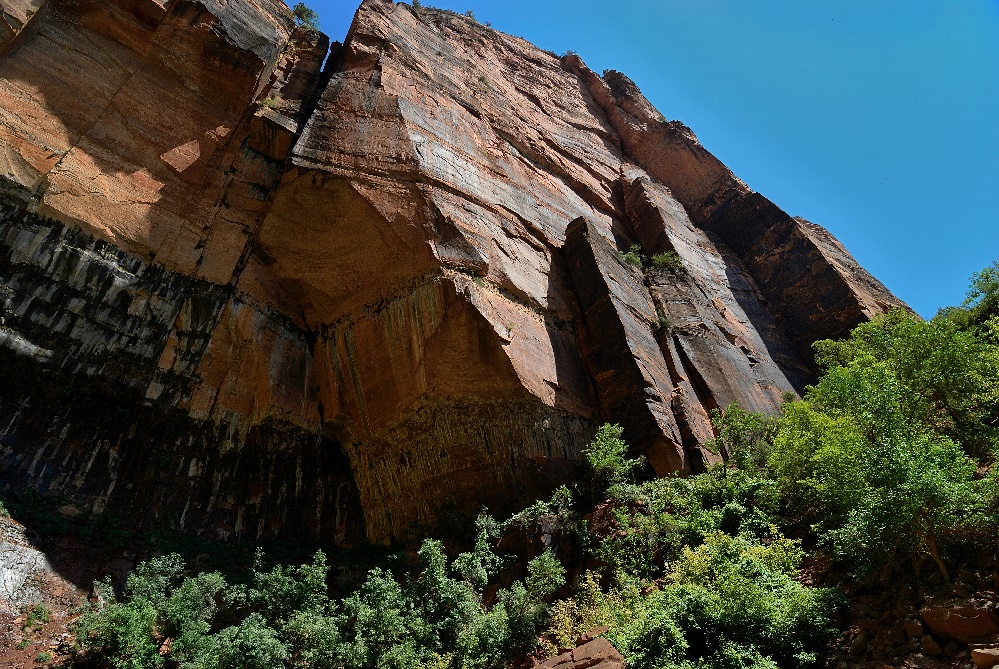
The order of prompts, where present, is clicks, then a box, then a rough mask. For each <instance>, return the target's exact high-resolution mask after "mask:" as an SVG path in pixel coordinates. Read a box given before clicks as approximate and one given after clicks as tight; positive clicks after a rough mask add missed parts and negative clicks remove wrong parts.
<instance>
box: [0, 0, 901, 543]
mask: <svg viewBox="0 0 999 669" xmlns="http://www.w3.org/2000/svg"><path fill="white" fill-rule="evenodd" d="M0 5H2V7H3V9H4V20H5V24H4V25H0V28H2V30H0V54H2V61H0V170H2V171H3V175H4V176H5V177H6V180H5V182H4V183H5V187H4V191H5V195H4V198H3V204H2V207H0V302H2V307H3V314H2V318H3V322H2V325H0V365H2V369H3V370H4V373H3V377H2V379H0V478H2V482H3V486H4V487H5V488H6V489H8V490H10V489H17V488H20V487H23V486H26V485H28V486H32V487H34V488H37V489H39V490H41V491H42V492H44V493H47V494H53V495H60V496H64V497H67V498H69V499H70V500H72V501H74V503H76V504H77V505H78V506H80V507H81V508H87V509H92V510H94V511H96V512H104V513H115V514H120V515H123V516H125V517H126V519H127V520H128V521H129V522H131V523H133V524H138V525H140V526H152V525H155V524H170V525H173V526H176V527H178V528H180V529H183V530H185V531H188V532H194V533H199V534H203V535H207V536H221V537H232V538H236V537H241V538H249V539H256V538H262V537H270V536H277V535H281V534H292V535H293V534H297V535H303V534H304V535H307V536H311V537H313V538H316V539H320V540H322V541H332V542H334V543H339V544H343V543H352V542H356V541H361V540H364V539H367V540H372V541H388V540H391V539H393V538H402V537H405V536H406V535H407V534H408V533H410V532H412V531H413V530H414V528H417V527H419V526H421V525H429V524H433V523H435V522H437V521H438V520H439V519H440V518H441V517H442V516H443V515H446V514H449V513H452V512H458V513H466V512H469V511H474V510H476V509H478V508H479V507H480V506H481V505H483V504H486V505H490V506H492V507H493V508H494V509H496V510H503V509H504V508H505V506H508V505H510V504H514V503H517V502H519V501H522V500H523V499H526V498H529V497H531V496H533V495H539V494H543V493H544V492H546V491H547V490H548V489H550V488H551V487H553V486H554V485H556V484H558V483H559V482H561V481H564V480H566V479H567V478H568V477H570V476H572V475H573V472H574V469H575V463H577V462H578V460H579V458H580V451H581V449H582V448H583V446H584V445H585V444H586V442H587V441H588V439H589V437H590V435H591V434H592V432H593V430H594V428H595V426H596V425H597V424H599V423H600V422H603V421H612V422H620V423H621V424H622V425H623V426H624V427H625V430H626V432H625V436H626V438H627V439H628V440H629V442H630V443H632V444H633V445H634V447H635V449H636V452H643V453H645V454H646V455H647V456H648V458H649V460H650V462H651V463H652V465H653V466H654V467H655V469H656V470H657V472H659V473H667V472H670V471H675V470H692V469H696V468H698V467H700V466H702V465H703V463H704V462H705V460H708V459H710V458H712V457H714V456H711V455H710V454H708V453H707V452H706V451H703V450H702V449H701V448H700V445H701V444H703V443H704V442H705V441H706V440H707V439H709V438H710V437H711V434H712V433H711V425H710V421H709V420H708V412H709V411H710V410H711V409H712V408H716V407H725V406H727V405H729V404H730V403H732V402H736V401H737V402H739V403H740V405H742V406H743V407H744V408H746V409H750V410H758V411H774V410H776V409H777V408H778V407H779V405H780V401H781V396H782V393H784V392H787V391H794V390H800V389H801V388H802V387H803V385H804V384H805V383H806V382H807V381H808V380H809V379H810V375H811V369H810V363H809V359H808V349H809V345H810V344H811V342H812V341H814V340H816V339H819V338H824V337H830V336H836V335H840V334H843V333H845V332H846V331H847V330H848V329H849V328H850V327H852V326H853V325H855V324H857V323H859V322H861V321H862V320H864V319H867V318H869V317H871V316H872V315H874V314H875V313H878V312H880V311H883V310H885V309H887V308H890V307H893V306H900V304H901V303H900V302H899V301H898V300H897V299H896V298H894V297H893V296H892V295H891V294H890V293H889V292H888V291H887V290H886V289H885V288H884V287H883V286H882V285H881V284H880V283H878V282H877V281H876V280H875V279H874V278H873V277H871V276H870V275H869V274H868V273H867V272H866V271H864V270H863V269H862V268H860V267H859V266H858V265H857V263H856V262H855V261H854V260H853V259H852V258H851V257H850V255H849V254H848V253H847V252H846V250H845V249H843V247H842V246H841V245H839V243H838V242H836V241H835V239H833V238H832V237H831V236H830V235H829V233H827V232H826V231H825V230H823V229H822V228H821V227H819V226H817V225H814V224H812V223H809V222H807V221H804V220H802V219H798V218H792V217H790V216H788V215H787V214H785V213H784V212H783V211H781V210H780V209H779V208H777V207H776V206H775V205H774V204H773V203H771V202H769V201H768V200H766V199H765V198H763V197H762V196H760V195H758V194H756V193H753V192H752V191H750V190H749V189H748V188H747V187H746V186H745V185H744V184H743V183H742V182H740V181H739V180H738V179H737V178H736V177H735V176H733V175H732V173H731V172H730V171H729V170H728V169H726V168H725V167H724V166H723V165H722V164H721V163H720V162H719V161H718V160H717V159H716V158H714V157H713V156H712V155H711V154H710V153H708V152H707V151H706V150H705V149H704V148H703V147H702V146H701V145H700V144H699V143H698V142H697V140H696V138H695V137H694V135H693V134H692V133H691V132H690V130H689V129H687V128H686V127H685V126H683V125H682V124H680V123H679V122H676V121H671V122H667V121H665V120H663V119H662V116H661V115H660V114H659V113H658V112H657V111H656V110H655V109H654V108H653V107H652V106H651V105H650V104H649V103H648V102H647V101H646V100H645V98H644V97H642V95H641V93H640V92H639V91H638V90H637V88H636V87H635V86H634V84H633V83H632V82H631V81H630V80H628V79H627V78H626V77H624V76H623V75H620V74H618V73H614V72H610V73H607V74H606V75H605V76H603V77H600V76H597V75H596V74H594V73H593V72H591V71H590V70H589V69H587V68H586V66H585V65H584V64H583V63H582V62H581V61H580V60H579V59H578V58H577V57H575V56H572V55H570V56H566V57H564V58H561V59H560V58H558V57H556V56H554V55H552V54H550V53H547V52H544V51H541V50H539V49H537V48H536V47H534V46H532V45H530V44H528V43H527V42H525V41H523V40H521V39H518V38H515V37H510V36H508V35H504V34H501V33H498V32H495V31H493V30H490V29H488V28H486V27H483V26H481V25H479V24H477V23H476V22H475V21H474V20H471V19H469V18H466V17H462V16H457V15H454V14H451V13H448V12H442V11H437V10H432V9H413V8H411V7H409V6H407V5H402V4H400V5H393V4H391V3H389V2H383V1H381V0H366V2H365V3H364V4H363V5H362V6H361V8H360V10H359V11H358V14H357V16H356V18H355V21H354V24H353V27H352V28H351V31H350V34H349V35H348V36H347V39H346V41H345V43H344V44H343V45H342V46H341V45H339V44H335V45H333V49H332V51H331V52H330V55H329V58H328V60H327V62H326V66H325V69H324V70H323V71H322V72H320V67H321V64H322V63H323V60H324V58H325V57H326V54H327V50H328V48H329V45H328V42H327V40H326V39H325V38H324V37H322V36H321V35H319V34H318V33H315V32H311V31H307V30H303V29H295V28H294V24H293V20H292V17H291V15H290V12H289V10H288V9H287V8H286V7H285V6H284V5H283V4H281V3H280V1H279V0H236V1H232V2H215V0H200V1H198V2H191V1H189V0H164V1H160V0H0ZM635 243H638V244H640V245H641V246H642V249H643V250H644V252H645V253H646V254H648V255H650V256H651V255H653V254H658V253H663V252H667V251H672V252H675V253H676V254H677V255H678V256H679V257H680V258H681V259H682V261H683V262H682V264H683V267H682V268H680V269H665V270H656V271H649V272H643V271H642V270H640V269H637V268H635V267H632V266H630V265H627V264H625V263H624V262H623V261H622V260H621V258H620V254H619V253H618V250H619V249H627V248H628V247H629V246H630V245H631V244H635Z"/></svg>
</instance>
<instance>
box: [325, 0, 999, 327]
mask: <svg viewBox="0 0 999 669" xmlns="http://www.w3.org/2000/svg"><path fill="white" fill-rule="evenodd" d="M308 4H310V6H311V7H313V8H314V9H315V10H316V11H318V12H319V14H320V17H321V20H322V27H323V30H324V31H325V32H327V34H329V35H330V36H331V37H332V38H333V39H343V37H344V35H345V34H346V32H347V28H348V27H349V25H350V20H351V18H352V17H353V13H354V10H355V9H356V6H357V5H356V3H355V2H351V1H344V0H312V2H311V3H308ZM424 4H428V5H431V4H432V5H434V6H437V7H441V8H446V9H452V10H455V11H459V12H465V11H466V10H472V11H474V12H475V15H476V18H477V19H478V20H479V21H482V22H485V21H489V22H491V23H492V26H493V27H494V28H496V29H498V30H502V31H503V32H507V33H510V34H513V35H519V36H521V37H524V38H526V39H528V40H530V41H532V42H534V43H535V44H537V45H538V46H540V47H543V48H546V49H550V50H552V51H555V52H557V53H562V52H564V51H565V50H567V49H573V50H575V51H576V52H578V53H579V55H580V56H581V57H582V58H583V60H585V61H586V63H587V64H588V65H589V66H590V67H591V68H592V69H594V70H596V71H601V70H604V69H615V70H620V71H622V72H624V73H625V74H627V75H628V76H630V77H631V78H632V79H633V80H634V81H635V82H636V83H637V84H638V85H639V87H640V88H641V89H642V91H643V92H644V93H645V95H646V97H648V98H649V100H650V101H651V102H652V103H653V104H654V105H656V107H658V109H659V110H660V111H661V112H662V113H663V114H664V115H665V116H666V117H667V118H669V119H679V120H681V121H683V122H684V123H685V124H687V125H688V126H689V127H690V128H691V129H693V130H694V132H695V133H696V134H697V136H698V138H699V139H700V140H701V143H702V144H704V146H705V147H706V148H707V149H708V150H710V151H711V152H713V153H714V154H715V155H716V156H718V157H719V158H720V159H721V160H722V161H723V162H725V164H727V165H728V166H729V167H730V168H731V169H732V170H733V171H734V172H735V173H736V174H737V175H738V176H739V177H740V178H742V179H743V180H744V181H745V182H746V183H747V184H748V185H749V186H750V187H751V188H753V189H754V190H757V191H759V192H761V193H763V194H764V195H766V196H767V197H769V198H770V199H771V200H773V201H774V202H776V203H777V204H778V205H779V206H781V207H782V208H784V209H785V210H786V211H788V212H789V213H791V214H794V215H798V216H803V217H805V218H807V219H809V220H811V221H814V222H816V223H819V224H821V225H824V226H825V227H826V228H828V229H829V230H830V231H831V232H832V233H833V234H834V235H836V236H837V237H838V238H839V239H840V241H842V242H843V243H844V244H845V245H846V247H847V248H848V249H849V250H850V251H851V252H852V253H853V254H854V256H856V258H857V260H858V261H860V263H861V264H862V265H864V266H865V267H866V268H867V269H869V270H870V271H871V272H872V273H873V274H874V275H875V276H877V277H878V278H879V279H880V280H881V281H883V282H884V283H885V285H887V286H888V288H889V289H891V290H892V291H893V292H895V294H896V295H898V296H899V297H901V298H902V299H903V300H905V301H906V302H908V303H909V305H911V306H912V307H913V308H914V309H915V310H916V311H918V312H919V313H920V314H922V315H923V316H927V317H929V316H932V315H933V314H934V313H936V310H937V309H938V308H940V307H943V306H947V305H951V304H957V303H960V302H961V300H962V299H963V298H964V293H965V290H966V289H967V285H968V279H969V277H970V276H971V274H972V273H973V272H975V271H977V270H979V269H981V268H982V267H985V266H986V265H988V264H989V263H991V262H992V261H993V260H995V259H996V258H999V0H835V1H825V0H821V1H820V0H750V1H747V0H619V1H618V2H598V1H590V0H575V1H570V0H503V1H502V2H500V1H498V0H429V1H425V2H424Z"/></svg>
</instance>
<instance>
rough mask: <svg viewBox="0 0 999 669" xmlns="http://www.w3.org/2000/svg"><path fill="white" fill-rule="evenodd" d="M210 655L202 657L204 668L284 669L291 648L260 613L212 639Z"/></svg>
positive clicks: (200, 664)
mask: <svg viewBox="0 0 999 669" xmlns="http://www.w3.org/2000/svg"><path fill="white" fill-rule="evenodd" d="M213 641H214V643H213V644H212V645H213V648H212V650H213V652H212V654H211V655H208V656H203V657H202V658H200V662H201V663H199V664H197V665H195V666H198V667H204V669H284V666H285V665H284V661H285V660H286V659H287V658H288V649H287V647H286V646H285V645H284V643H282V642H281V639H280V638H279V637H278V633H277V632H276V631H275V630H274V629H273V628H271V627H270V626H269V625H268V624H267V621H266V620H265V619H264V617H263V616H262V615H260V614H259V613H251V614H250V615H249V616H247V617H246V618H244V619H243V621H242V622H240V623H239V625H234V626H232V627H227V628H225V629H224V630H222V631H221V632H219V633H218V634H216V635H215V637H214V639H213Z"/></svg>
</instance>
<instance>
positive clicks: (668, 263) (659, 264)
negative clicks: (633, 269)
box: [652, 251, 687, 274]
mask: <svg viewBox="0 0 999 669" xmlns="http://www.w3.org/2000/svg"><path fill="white" fill-rule="evenodd" d="M652 268H653V269H660V270H666V271H669V272H673V273H675V274H683V273H685V272H686V271H687V266H686V265H685V264H684V262H683V258H681V257H680V254H679V253H677V252H676V251H665V252H663V253H657V254H655V255H654V256H652Z"/></svg>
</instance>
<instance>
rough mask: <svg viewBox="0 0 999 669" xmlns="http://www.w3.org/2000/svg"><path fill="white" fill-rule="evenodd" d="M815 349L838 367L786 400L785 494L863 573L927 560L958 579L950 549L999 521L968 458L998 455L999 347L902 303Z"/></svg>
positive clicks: (780, 465)
mask: <svg viewBox="0 0 999 669" xmlns="http://www.w3.org/2000/svg"><path fill="white" fill-rule="evenodd" d="M816 350H817V351H818V359H819V361H820V362H821V363H822V364H824V365H825V366H826V367H827V369H828V371H827V372H826V374H825V375H824V376H823V377H822V379H821V380H820V381H819V383H818V384H817V385H816V386H815V387H813V388H811V389H810V390H809V392H808V393H807V394H806V396H805V399H804V401H802V402H792V403H789V404H786V405H785V407H784V410H785V416H784V419H783V421H782V422H781V426H780V429H779V431H778V433H777V435H776V437H775V439H774V444H773V451H772V453H771V456H770V460H769V467H770V469H771V470H772V471H773V472H774V474H775V476H776V477H777V480H778V481H779V483H780V485H781V488H782V490H783V491H784V493H785V495H786V496H787V498H788V499H789V500H805V503H803V504H798V505H797V511H798V512H799V513H800V514H801V515H802V517H803V518H804V519H807V520H809V522H812V523H814V524H815V527H816V529H817V531H818V533H819V536H820V539H822V540H823V541H824V542H825V544H826V545H827V546H828V547H829V548H830V549H831V550H832V552H833V554H834V555H835V556H836V557H837V558H839V559H840V560H842V561H844V562H846V563H848V564H851V565H853V566H854V567H856V568H857V569H858V573H860V574H864V575H871V574H874V573H875V572H880V573H883V574H887V573H890V572H891V571H892V570H893V569H895V568H897V566H898V565H899V564H906V565H907V564H910V563H911V562H912V561H913V560H917V559H920V558H922V557H928V558H932V560H933V561H934V562H935V563H936V564H937V566H938V567H939V569H940V571H941V572H942V573H943V574H944V576H945V577H948V569H947V567H946V561H947V555H946V552H947V549H948V547H951V546H956V545H959V544H961V543H962V542H967V541H968V540H969V539H970V538H973V537H979V538H982V537H988V536H993V535H994V534H995V530H996V527H997V526H996V525H995V519H994V517H993V516H990V513H989V511H988V502H987V501H986V500H988V499H990V494H989V493H988V492H987V491H986V490H985V489H984V488H983V482H982V481H979V480H978V479H976V473H975V472H976V469H977V466H978V463H976V461H975V460H973V459H972V458H970V457H968V455H967V454H966V451H967V452H970V453H973V454H978V455H980V456H982V457H989V455H988V454H989V453H991V451H992V448H993V445H994V443H995V438H996V431H995V430H996V428H995V426H994V425H991V422H992V420H993V419H992V418H991V416H992V415H993V414H994V413H995V411H996V405H995V401H996V400H995V398H996V384H997V383H999V378H997V376H996V374H997V370H996V368H995V364H996V357H995V349H994V347H991V345H989V344H988V343H987V342H983V341H982V340H981V339H978V338H976V336H975V334H974V333H972V332H967V331H961V330H959V329H958V328H957V327H956V326H955V324H954V323H953V322H952V321H949V320H947V319H946V318H936V319H934V320H932V321H930V322H922V321H919V320H918V319H916V318H915V317H913V316H911V315H909V314H906V313H904V312H901V311H896V312H892V313H890V314H887V315H885V316H881V317H878V318H876V319H874V320H873V321H871V322H870V323H866V324H864V325H861V326H859V327H858V328H856V329H855V330H854V332H853V334H852V335H851V337H850V338H849V339H847V340H845V341H842V342H819V343H818V344H816ZM962 444H963V447H962Z"/></svg>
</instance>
